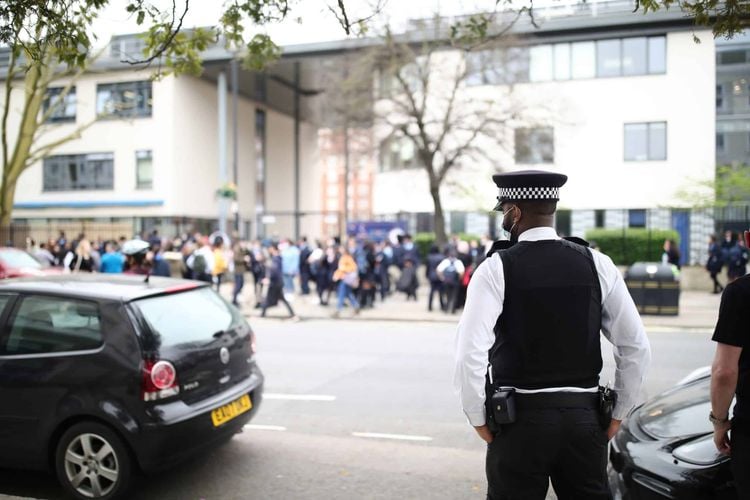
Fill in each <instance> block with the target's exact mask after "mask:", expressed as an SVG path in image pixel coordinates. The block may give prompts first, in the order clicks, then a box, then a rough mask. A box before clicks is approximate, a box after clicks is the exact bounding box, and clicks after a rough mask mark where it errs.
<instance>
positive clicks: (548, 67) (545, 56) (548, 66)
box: [529, 45, 554, 82]
mask: <svg viewBox="0 0 750 500" xmlns="http://www.w3.org/2000/svg"><path fill="white" fill-rule="evenodd" d="M553 75H554V57H553V52H552V45H537V46H535V47H531V48H530V49H529V81H532V82H546V81H548V80H552V78H553Z"/></svg>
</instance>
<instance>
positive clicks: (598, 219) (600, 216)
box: [594, 210, 605, 227]
mask: <svg viewBox="0 0 750 500" xmlns="http://www.w3.org/2000/svg"><path fill="white" fill-rule="evenodd" d="M604 213H605V212H604V210H595V211H594V227H604V220H605V219H604Z"/></svg>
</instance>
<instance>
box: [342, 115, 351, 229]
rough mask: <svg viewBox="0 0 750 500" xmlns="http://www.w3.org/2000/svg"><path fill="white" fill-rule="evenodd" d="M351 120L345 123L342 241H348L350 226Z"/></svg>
mask: <svg viewBox="0 0 750 500" xmlns="http://www.w3.org/2000/svg"><path fill="white" fill-rule="evenodd" d="M350 168H351V165H350V164H349V118H348V117H347V119H346V121H345V122H344V210H343V214H344V223H343V224H342V226H343V230H342V231H341V241H346V237H347V227H348V225H349V170H350Z"/></svg>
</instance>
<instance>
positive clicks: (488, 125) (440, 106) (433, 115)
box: [371, 18, 523, 245]
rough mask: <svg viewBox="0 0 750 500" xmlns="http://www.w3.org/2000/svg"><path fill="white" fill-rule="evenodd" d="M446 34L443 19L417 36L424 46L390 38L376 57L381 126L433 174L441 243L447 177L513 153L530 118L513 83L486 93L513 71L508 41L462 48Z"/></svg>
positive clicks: (431, 185)
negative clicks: (515, 132)
mask: <svg viewBox="0 0 750 500" xmlns="http://www.w3.org/2000/svg"><path fill="white" fill-rule="evenodd" d="M444 31H445V30H443V29H442V25H441V22H440V20H439V19H437V18H436V19H435V20H434V22H433V23H430V26H423V29H422V30H420V31H417V32H416V37H419V40H415V39H414V38H415V37H411V38H409V37H406V36H404V37H396V36H394V35H393V34H391V33H386V35H385V37H384V39H383V43H382V45H381V46H380V47H377V48H376V49H374V51H373V54H372V56H371V57H372V59H371V60H372V61H373V64H375V65H377V66H378V67H379V70H380V74H381V76H380V88H379V93H380V96H379V97H380V99H379V100H378V102H377V103H376V105H375V119H376V124H377V127H379V128H380V129H381V130H384V131H385V135H386V136H387V137H388V138H389V140H405V141H408V142H409V143H410V144H411V145H412V146H413V148H414V151H415V156H416V160H417V161H418V163H419V166H420V167H421V168H422V169H423V170H424V172H425V173H426V176H427V181H428V186H429V192H430V197H431V198H432V201H433V204H434V226H435V236H436V241H437V243H438V244H441V245H442V244H444V243H445V242H446V240H447V238H446V233H445V211H444V207H443V199H442V197H441V188H442V187H443V186H444V185H445V180H446V178H447V177H448V176H449V175H450V174H451V172H453V171H458V170H459V169H461V168H462V167H466V166H467V165H468V164H470V163H474V162H477V161H480V160H481V159H483V158H484V159H486V157H487V156H488V155H489V154H492V153H493V152H497V151H498V150H505V151H508V150H509V149H510V148H507V147H506V138H507V137H509V136H510V134H509V131H510V130H511V129H512V127H513V126H515V125H517V124H518V122H519V120H520V119H521V118H522V114H523V113H522V111H523V110H522V106H521V103H520V102H518V100H517V99H515V98H514V87H513V85H501V86H494V87H492V91H491V92H488V91H487V90H488V89H487V88H484V89H483V90H482V88H481V83H482V78H483V76H486V75H487V73H489V72H499V73H501V74H502V75H505V76H507V74H508V72H509V71H510V67H511V66H512V65H508V64H505V63H507V61H505V63H504V62H503V58H504V57H507V54H508V53H509V52H508V51H506V50H505V48H504V45H507V41H505V43H503V42H504V41H503V40H501V39H495V40H494V41H493V42H492V44H491V45H489V44H484V45H483V46H482V48H481V50H480V49H478V48H474V49H461V48H459V47H456V46H451V45H449V44H448V43H447V42H446V40H447V38H446V36H445V32H444ZM473 83H478V84H480V86H477V87H476V88H474V87H473V86H472V85H471V84H473ZM493 83H494V82H493ZM382 160H383V159H381V161H382Z"/></svg>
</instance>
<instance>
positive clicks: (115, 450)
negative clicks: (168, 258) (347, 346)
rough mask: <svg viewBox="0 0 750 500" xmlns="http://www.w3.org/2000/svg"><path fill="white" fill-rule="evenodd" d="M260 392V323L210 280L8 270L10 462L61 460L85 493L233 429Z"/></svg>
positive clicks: (4, 387)
mask: <svg viewBox="0 0 750 500" xmlns="http://www.w3.org/2000/svg"><path fill="white" fill-rule="evenodd" d="M262 391H263V375H262V374H261V372H260V370H259V368H258V366H257V364H256V362H255V340H254V334H253V332H252V331H251V329H250V326H249V325H248V324H247V322H246V321H245V319H244V318H243V317H242V315H241V314H240V313H239V311H237V310H236V309H235V308H234V307H232V306H230V305H229V304H227V303H226V302H225V301H224V299H222V298H221V297H220V296H219V295H218V294H217V293H216V292H214V291H213V290H212V289H211V288H210V287H209V286H207V285H206V284H204V283H199V282H194V281H185V280H173V279H166V278H155V277H152V278H150V279H149V280H148V281H146V280H144V277H143V276H139V277H135V276H133V277H128V276H118V277H107V276H106V275H82V274H79V275H61V276H51V277H46V278H34V279H28V280H27V279H21V280H9V281H4V282H1V283H0V402H1V403H0V466H2V467H10V468H26V469H37V468H38V469H44V468H47V469H53V470H55V471H56V473H57V477H58V479H59V481H60V483H61V484H62V485H63V487H64V488H65V490H66V491H67V492H68V493H69V494H70V495H72V496H73V497H75V498H88V499H90V498H94V499H111V498H116V497H121V496H123V495H124V493H125V491H126V490H127V488H128V486H129V483H130V479H131V475H132V473H133V472H135V471H136V470H142V471H153V470H158V469H161V468H164V467H168V466H170V465H172V464H174V463H176V462H178V461H180V460H182V459H184V458H188V457H190V456H194V455H196V454H199V453H200V452H201V451H202V450H204V449H205V448H206V447H208V446H211V445H214V444H218V443H221V442H224V441H227V440H229V439H230V438H231V437H232V435H234V434H235V433H236V432H238V431H240V430H241V429H242V427H243V425H244V424H245V423H247V421H248V420H249V419H250V418H252V416H253V415H254V414H255V412H256V411H257V410H258V406H259V405H260V402H261V398H262Z"/></svg>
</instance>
